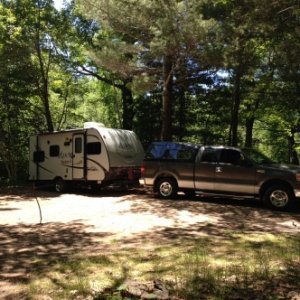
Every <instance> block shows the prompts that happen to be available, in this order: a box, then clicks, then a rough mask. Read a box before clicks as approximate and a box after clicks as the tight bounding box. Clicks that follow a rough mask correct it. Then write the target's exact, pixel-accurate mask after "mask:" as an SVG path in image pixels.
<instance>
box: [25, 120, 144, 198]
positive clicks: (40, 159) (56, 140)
mask: <svg viewBox="0 0 300 300" xmlns="http://www.w3.org/2000/svg"><path fill="white" fill-rule="evenodd" d="M29 151H30V159H29V180H30V181H33V182H36V183H41V182H51V183H54V186H55V190H56V191H57V192H62V191H63V190H64V188H65V186H66V184H67V183H70V182H73V183H81V184H88V185H99V186H105V185H109V184H112V183H115V182H128V181H137V182H138V179H139V176H140V166H141V164H142V160H143V158H144V150H143V147H142V145H141V143H140V141H139V139H138V137H137V136H136V134H135V133H134V132H132V131H129V130H122V129H112V128H106V127H104V125H103V124H101V123H95V122H87V123H85V124H84V128H78V129H71V130H64V131H59V132H52V133H44V134H38V135H36V136H32V137H30V146H29Z"/></svg>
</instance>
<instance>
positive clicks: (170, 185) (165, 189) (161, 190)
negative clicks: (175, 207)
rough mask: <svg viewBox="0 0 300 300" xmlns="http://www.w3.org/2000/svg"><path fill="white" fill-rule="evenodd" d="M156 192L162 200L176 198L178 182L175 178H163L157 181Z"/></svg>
mask: <svg viewBox="0 0 300 300" xmlns="http://www.w3.org/2000/svg"><path fill="white" fill-rule="evenodd" d="M155 190H156V192H157V194H158V196H159V197H160V198H163V199H172V198H175V197H176V195H177V191H178V186H177V182H176V180H175V179H173V178H161V179H160V180H158V181H157V183H156V186H155Z"/></svg>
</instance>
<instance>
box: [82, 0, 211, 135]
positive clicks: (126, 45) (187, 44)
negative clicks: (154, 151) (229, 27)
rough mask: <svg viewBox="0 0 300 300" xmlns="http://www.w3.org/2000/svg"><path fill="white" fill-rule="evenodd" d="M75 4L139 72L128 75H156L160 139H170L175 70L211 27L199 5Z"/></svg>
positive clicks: (118, 1) (133, 1)
mask: <svg viewBox="0 0 300 300" xmlns="http://www.w3.org/2000/svg"><path fill="white" fill-rule="evenodd" d="M78 3H79V7H80V9H81V10H82V11H83V12H84V13H85V14H86V15H88V16H89V17H91V18H94V19H96V20H97V21H98V22H99V24H100V26H101V28H104V29H105V30H106V31H108V32H113V36H114V37H116V36H117V42H119V43H120V44H122V45H123V49H126V50H127V57H129V58H130V60H129V61H127V64H126V65H127V66H134V68H135V69H136V68H138V69H140V70H139V72H138V73H137V74H136V73H134V72H133V73H131V74H132V75H133V77H134V76H136V75H139V76H140V75H141V74H142V73H144V74H148V75H149V74H150V75H152V74H153V72H155V70H156V72H158V74H159V77H158V78H159V80H158V81H157V84H160V83H161V84H162V91H163V93H162V128H161V139H163V140H170V139H172V130H171V128H172V126H171V125H172V124H171V120H172V118H171V114H172V105H173V101H174V100H173V84H172V81H173V80H174V70H175V69H176V67H177V65H178V61H179V60H180V58H182V57H186V56H188V52H191V51H190V50H191V49H193V50H194V49H196V48H197V45H198V44H199V39H200V38H201V37H202V36H203V34H205V32H206V29H207V27H208V26H209V25H210V24H211V22H208V21H206V22H204V21H203V20H202V18H201V15H199V14H198V13H197V10H195V7H196V6H197V5H198V2H196V1H190V2H189V3H188V2H186V1H175V0H169V1H160V0H157V1H136V0H130V1H125V0H114V1H97V2H95V1H91V0H81V1H79V2H78ZM117 67H123V65H122V64H121V65H117ZM125 69H127V68H126V67H125ZM110 70H112V68H110Z"/></svg>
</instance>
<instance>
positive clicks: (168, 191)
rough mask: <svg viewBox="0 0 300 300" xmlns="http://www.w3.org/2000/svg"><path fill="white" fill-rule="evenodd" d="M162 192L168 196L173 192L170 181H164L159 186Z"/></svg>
mask: <svg viewBox="0 0 300 300" xmlns="http://www.w3.org/2000/svg"><path fill="white" fill-rule="evenodd" d="M159 190H160V193H161V195H162V196H164V197H168V196H170V195H171V194H172V190H173V188H172V185H171V184H170V183H169V182H163V183H162V184H161V185H160V187H159Z"/></svg>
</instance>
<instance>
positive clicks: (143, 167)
mask: <svg viewBox="0 0 300 300" xmlns="http://www.w3.org/2000/svg"><path fill="white" fill-rule="evenodd" d="M144 174H145V166H144V165H142V166H141V176H142V177H143V176H144Z"/></svg>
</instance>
